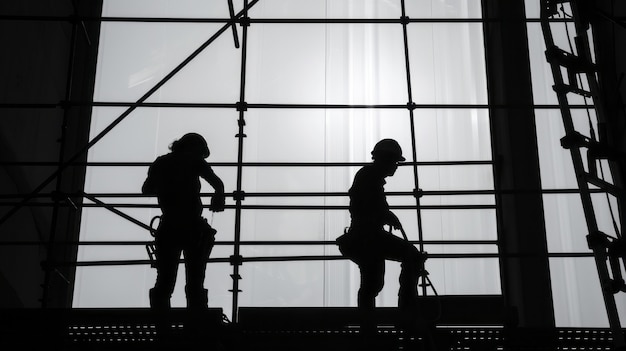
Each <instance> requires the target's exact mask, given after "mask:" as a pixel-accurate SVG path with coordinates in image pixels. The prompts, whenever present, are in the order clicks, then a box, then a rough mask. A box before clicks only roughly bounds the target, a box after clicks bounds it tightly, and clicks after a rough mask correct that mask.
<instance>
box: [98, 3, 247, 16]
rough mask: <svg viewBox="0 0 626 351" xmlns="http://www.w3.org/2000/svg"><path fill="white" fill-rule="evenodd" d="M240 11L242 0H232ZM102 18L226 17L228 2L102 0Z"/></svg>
mask: <svg viewBox="0 0 626 351" xmlns="http://www.w3.org/2000/svg"><path fill="white" fill-rule="evenodd" d="M234 3H235V4H237V5H236V7H235V8H236V9H241V8H243V6H242V5H241V4H242V3H243V0H234ZM102 15H103V16H111V17H117V16H125V17H166V18H171V17H200V18H207V17H210V18H226V17H228V16H229V15H228V2H226V1H205V0H104V1H103V9H102Z"/></svg>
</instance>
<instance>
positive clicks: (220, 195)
mask: <svg viewBox="0 0 626 351" xmlns="http://www.w3.org/2000/svg"><path fill="white" fill-rule="evenodd" d="M170 150H171V152H170V153H168V154H165V155H162V156H159V157H158V158H157V159H156V160H155V161H154V163H152V165H151V166H150V168H149V170H148V177H147V179H146V180H145V182H144V184H143V187H142V192H143V193H144V194H152V195H156V196H157V199H158V204H159V207H160V208H161V212H162V216H161V219H160V222H159V226H158V228H157V229H156V233H155V256H156V270H157V278H156V283H155V285H154V287H153V288H152V289H150V295H149V296H150V307H151V308H152V309H153V310H168V309H169V308H170V307H171V305H170V298H171V296H172V292H173V291H174V285H175V283H176V275H177V271H178V262H179V259H180V255H181V252H182V253H183V255H184V258H185V278H186V285H185V294H186V297H187V308H188V309H194V310H202V309H206V308H207V307H208V295H207V293H208V290H207V289H205V288H204V278H205V270H206V262H207V261H206V260H207V258H208V257H209V254H210V253H211V250H212V249H213V245H214V242H215V233H216V231H215V230H214V229H213V228H211V226H210V225H209V224H208V223H207V221H206V219H205V218H203V217H202V202H201V200H200V178H202V179H204V180H206V181H207V182H208V183H209V184H210V185H211V186H212V187H213V189H214V190H215V193H214V195H213V197H212V198H211V206H210V210H211V211H214V212H219V211H223V210H224V184H223V182H222V180H221V179H220V178H219V177H218V176H217V175H216V174H215V173H214V172H213V170H212V169H211V167H210V166H209V164H208V163H207V162H206V161H205V160H204V159H205V158H207V157H208V156H209V148H208V146H207V143H206V141H205V140H204V138H203V137H202V136H201V135H199V134H196V133H188V134H185V135H184V136H183V137H182V138H180V139H179V140H176V141H174V142H173V143H172V145H171V146H170Z"/></svg>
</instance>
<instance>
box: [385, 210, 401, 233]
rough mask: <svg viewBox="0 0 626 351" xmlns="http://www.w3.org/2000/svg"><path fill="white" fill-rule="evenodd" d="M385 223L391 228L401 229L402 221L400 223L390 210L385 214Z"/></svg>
mask: <svg viewBox="0 0 626 351" xmlns="http://www.w3.org/2000/svg"><path fill="white" fill-rule="evenodd" d="M387 224H388V225H390V226H391V227H392V228H393V229H402V223H400V220H399V219H398V217H397V216H396V215H395V214H394V213H393V212H391V211H389V212H388V214H387Z"/></svg>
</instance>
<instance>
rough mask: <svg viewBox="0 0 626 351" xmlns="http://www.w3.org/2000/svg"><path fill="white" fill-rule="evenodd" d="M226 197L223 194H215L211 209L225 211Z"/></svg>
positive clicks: (212, 198)
mask: <svg viewBox="0 0 626 351" xmlns="http://www.w3.org/2000/svg"><path fill="white" fill-rule="evenodd" d="M225 202H226V199H225V197H224V195H223V194H221V195H220V194H215V195H213V197H211V205H210V206H209V209H210V210H211V211H213V212H222V211H224V206H225Z"/></svg>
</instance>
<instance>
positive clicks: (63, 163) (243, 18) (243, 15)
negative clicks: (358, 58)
mask: <svg viewBox="0 0 626 351" xmlns="http://www.w3.org/2000/svg"><path fill="white" fill-rule="evenodd" d="M258 2H259V0H253V1H250V2H249V1H247V0H245V1H244V4H245V5H244V9H243V10H241V11H240V12H238V13H237V14H234V13H232V12H231V18H227V19H198V18H193V19H191V18H188V19H184V18H130V17H100V18H89V17H78V16H71V17H67V18H65V17H52V16H0V20H29V21H69V22H71V23H72V24H73V26H72V28H73V31H72V41H75V40H76V38H75V36H76V33H78V31H79V30H80V28H81V23H82V21H100V22H172V23H177V22H196V23H197V22H214V23H223V26H222V27H221V29H220V30H218V31H217V32H216V33H215V34H214V35H213V36H211V37H210V38H209V39H208V40H207V41H205V42H204V43H203V44H202V45H201V46H200V47H199V48H198V49H197V50H195V51H194V52H193V53H192V54H191V55H189V56H188V57H187V58H186V59H185V60H183V61H182V62H181V64H180V65H178V66H177V67H176V68H175V69H174V70H172V71H171V72H170V73H169V74H167V75H166V76H165V77H164V78H163V79H162V80H161V81H160V82H159V83H157V84H156V85H154V86H153V88H152V89H150V90H149V91H148V92H147V93H145V94H144V95H143V96H142V97H141V98H140V99H138V100H137V101H136V102H77V101H70V96H71V91H69V90H68V92H67V94H66V96H67V99H66V100H65V101H61V102H58V103H28V104H24V103H10V104H0V108H43V109H54V108H58V107H62V108H63V109H68V110H69V109H71V108H73V107H77V106H91V107H97V106H105V107H126V108H127V110H126V111H125V112H124V113H122V114H121V115H120V116H119V117H118V118H117V119H115V121H113V122H112V123H110V125H109V126H108V127H107V128H105V129H104V130H103V131H102V132H100V133H99V134H98V135H96V136H95V137H94V138H93V139H91V140H90V141H89V143H88V144H86V145H85V146H84V148H82V149H81V150H79V151H78V152H77V153H76V154H74V155H73V156H72V157H70V158H69V159H66V158H65V155H63V154H62V152H63V148H61V155H60V156H59V162H58V163H57V165H56V166H58V168H57V170H56V171H55V172H53V173H52V174H51V175H50V176H49V177H48V178H47V179H46V180H44V181H43V182H42V183H41V184H40V185H39V186H38V187H36V188H35V189H34V190H33V191H32V192H31V193H30V194H8V195H6V194H5V195H2V199H9V200H10V199H18V200H17V201H14V202H12V201H7V202H2V205H3V206H13V208H12V210H11V211H9V213H7V214H6V215H5V216H3V217H2V218H0V225H1V224H2V223H3V222H4V221H6V220H7V219H8V218H9V217H10V216H11V215H12V214H13V213H15V211H17V210H18V209H19V208H20V207H22V206H51V207H52V208H53V209H54V212H55V215H54V217H56V211H57V209H58V208H61V207H67V206H71V205H72V204H71V202H68V201H66V199H71V198H72V197H73V196H84V195H86V196H88V197H89V196H90V197H94V198H100V197H124V196H129V197H136V196H141V195H140V194H84V195H80V194H67V193H64V194H63V195H64V197H62V198H58V197H55V198H54V200H53V201H52V203H42V202H33V201H31V200H33V199H37V198H42V197H43V198H51V195H52V194H43V193H42V190H43V189H44V188H45V187H46V186H48V185H49V184H51V183H52V182H54V181H56V182H57V189H59V184H60V180H59V178H60V176H61V172H62V171H63V170H64V169H66V168H68V167H74V166H79V167H80V166H85V167H93V166H140V167H145V166H147V165H148V164H147V163H122V162H120V163H115V162H113V163H98V162H95V163H94V162H87V163H85V162H77V161H76V160H77V159H78V158H79V156H81V155H83V154H84V153H86V152H87V151H88V149H90V148H91V147H92V146H93V145H95V144H97V143H98V141H99V140H101V139H102V138H103V137H104V136H105V135H106V134H107V133H108V132H110V131H111V130H112V129H114V128H115V127H116V126H117V125H118V124H119V123H120V122H121V121H122V120H123V119H124V118H126V117H127V116H128V115H130V114H131V113H132V112H133V111H134V110H135V109H137V108H140V107H160V108H168V107H183V108H208V109H210V108H233V109H236V110H237V111H238V113H239V121H240V122H239V133H238V135H237V138H238V143H239V147H238V152H239V154H238V160H237V162H234V163H216V164H212V165H220V166H231V167H236V168H237V189H236V190H235V191H234V192H233V193H230V194H228V195H229V196H232V197H233V198H234V199H235V205H234V206H227V208H229V209H234V210H235V213H236V219H235V239H234V240H233V241H224V242H219V241H218V242H217V243H216V244H217V245H232V246H233V248H234V253H233V256H231V257H230V258H211V259H209V262H229V263H231V264H232V265H233V274H232V278H233V286H232V295H233V312H232V316H233V320H236V316H237V306H238V295H239V292H240V290H239V279H241V277H240V276H239V267H240V266H241V265H242V264H243V263H244V262H256V261H295V260H337V259H344V258H342V257H340V256H299V257H241V255H240V252H239V248H240V246H242V245H244V246H245V245H282V244H285V245H287V244H288V245H334V242H332V241H330V242H329V241H306V242H302V241H298V242H246V241H242V240H241V228H240V221H241V211H243V210H248V209H261V208H270V209H285V210H288V209H294V208H295V209H324V210H326V209H336V210H346V209H347V207H346V206H322V207H314V206H246V205H244V204H243V203H242V201H243V195H244V192H243V189H242V185H241V179H242V172H243V171H244V169H245V168H246V167H250V166H257V167H263V166H267V167H274V166H298V167H300V166H312V167H333V166H336V167H345V166H358V165H362V164H358V163H335V164H331V163H321V164H318V163H246V162H244V161H243V147H244V141H245V133H244V131H245V112H246V111H247V110H248V109H263V108H276V109H280V108H289V109H402V110H407V111H408V112H409V117H410V120H411V123H413V113H414V110H416V109H439V108H446V109H494V108H496V109H497V108H505V109H508V108H515V107H516V106H512V105H506V106H494V105H489V104H416V103H415V102H413V98H412V91H411V72H410V65H409V57H408V46H409V42H408V35H407V26H408V25H409V24H411V23H430V22H436V23H442V22H449V23H457V22H461V23H484V20H483V19H449V18H448V19H445V18H444V19H414V18H408V17H407V16H406V13H405V5H404V0H401V7H402V14H401V17H400V18H398V19H252V18H249V17H248V13H247V11H248V9H249V8H251V7H252V6H254V5H255V4H257V3H258ZM529 21H532V20H529ZM254 23H393V24H399V25H402V28H403V42H404V50H405V52H404V54H405V57H404V58H405V63H406V79H407V83H408V84H407V87H408V91H407V94H408V102H407V104H406V105H345V104H342V105H337V104H336V105H332V104H329V105H321V104H320V105H315V104H248V103H247V102H246V101H245V73H246V45H247V28H248V26H250V25H252V24H254ZM235 25H239V26H240V27H241V29H240V30H241V32H242V38H241V41H239V39H238V32H237V31H236V26H235ZM229 29H232V30H233V40H234V42H235V46H236V47H238V48H240V49H241V52H242V62H241V65H242V66H241V82H240V99H239V102H237V103H224V104H210V103H206V104H205V103H148V102H146V100H147V99H148V98H149V97H150V96H151V95H152V94H153V93H155V92H156V91H158V89H159V88H160V87H162V86H163V85H164V84H165V83H166V82H167V81H168V80H169V79H171V78H172V77H174V76H175V75H176V73H178V72H179V71H180V70H182V68H183V67H185V66H186V65H187V64H188V63H189V62H191V61H192V60H193V59H194V58H195V57H196V56H197V55H199V54H200V52H202V51H203V50H204V49H205V48H207V47H208V46H209V45H210V44H211V43H212V42H213V41H214V40H215V39H217V38H218V37H220V36H221V35H222V34H224V33H225V32H227V31H228V30H229ZM71 56H72V57H73V55H71ZM69 65H70V66H69V67H70V69H69V71H68V81H71V79H72V70H71V67H73V61H71V60H70V62H69ZM69 86H70V84H68V87H69ZM68 89H69V88H68ZM534 107H535V108H546V109H554V108H555V107H558V106H557V105H535V106H534ZM571 107H572V108H579V109H585V108H587V106H585V105H578V106H571ZM411 130H412V133H414V128H411ZM411 139H412V147H411V154H412V158H413V160H412V161H409V162H406V163H404V164H403V165H405V166H410V167H412V168H413V173H414V183H415V189H414V191H412V192H411V191H409V192H401V193H394V194H393V195H401V196H412V197H414V198H415V199H416V204H415V205H414V206H404V207H398V206H396V207H394V208H403V209H412V210H415V211H416V218H417V221H418V228H420V229H419V233H418V235H419V237H418V240H415V241H413V243H414V244H416V245H418V246H419V248H420V249H422V250H423V249H424V245H427V244H444V245H445V244H459V243H463V244H481V245H484V244H489V245H497V241H481V240H475V241H441V242H439V241H427V240H424V239H423V236H422V233H421V212H420V211H421V210H424V209H495V205H457V206H427V205H422V204H421V203H420V197H422V196H431V195H444V196H445V195H493V194H495V191H494V190H476V191H464V190H456V191H454V190H453V191H427V190H426V191H424V190H421V189H420V188H419V174H418V167H420V166H442V165H467V164H473V165H493V162H492V161H442V162H418V161H417V157H416V151H417V150H416V145H415V136H414V135H412V138H411ZM2 165H14V166H37V165H51V164H48V163H40V162H13V163H8V162H2ZM544 192H545V193H550V192H551V191H550V190H545V191H544ZM553 192H558V193H563V192H565V193H576V192H577V190H576V189H571V190H560V191H558V190H557V191H553ZM210 195H211V194H203V196H210ZM255 196H258V197H263V196H265V197H267V196H347V193H332V194H331V193H289V194H285V193H245V197H255ZM61 200H63V201H61ZM92 206H94V207H95V206H97V207H104V208H109V209H111V208H112V209H117V208H124V207H131V208H132V207H142V206H145V205H140V204H132V203H126V204H107V203H104V202H102V203H99V204H83V205H82V207H92ZM152 207H156V205H152ZM127 219H128V220H129V221H131V222H134V221H133V219H132V217H131V218H127ZM135 221H136V220H135ZM137 222H139V221H137ZM139 223H141V222H139ZM135 224H138V223H135ZM55 227H56V226H55V225H54V220H53V225H52V226H51V231H50V233H51V235H50V240H49V241H48V242H47V243H30V242H21V243H20V242H17V243H16V242H12V243H2V244H3V245H47V246H48V248H49V250H52V249H53V248H54V245H63V244H72V245H74V244H78V245H118V244H119V245H146V243H147V242H91V243H90V242H76V243H74V242H72V243H63V242H56V241H55V235H54V233H55ZM589 255H590V254H588V253H574V254H567V255H565V254H551V256H552V257H561V256H566V257H583V256H584V257H588V256H589ZM49 257H51V255H49ZM429 257H432V258H454V257H496V258H497V257H498V254H497V253H494V254H429ZM149 263H150V261H149V260H128V261H112V262H111V261H109V262H107V261H100V262H55V264H58V265H75V266H88V265H116V264H121V265H126V264H149ZM46 273H47V274H46V276H47V277H49V275H50V274H51V273H50V272H46ZM46 279H49V278H46ZM46 289H47V284H44V298H43V299H42V306H43V307H45V304H46V298H45V296H46V294H47V290H46ZM424 292H425V291H424Z"/></svg>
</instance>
